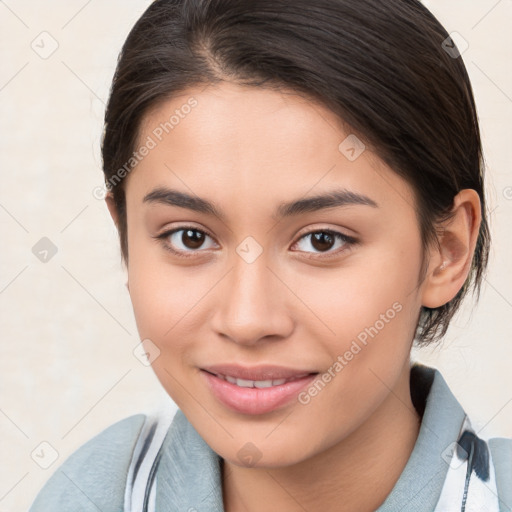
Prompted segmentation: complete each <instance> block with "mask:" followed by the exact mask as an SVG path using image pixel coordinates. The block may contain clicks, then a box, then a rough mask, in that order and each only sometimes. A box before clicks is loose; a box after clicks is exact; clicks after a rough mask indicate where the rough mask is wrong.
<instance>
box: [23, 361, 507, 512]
mask: <svg viewBox="0 0 512 512" xmlns="http://www.w3.org/2000/svg"><path fill="white" fill-rule="evenodd" d="M412 368H413V370H414V371H411V396H412V398H413V402H414V405H415V406H416V408H417V409H418V411H419V412H420V414H421V415H422V423H421V427H420V431H419V435H418V438H417V440H416V443H415V446H414V449H413V451H412V453H411V456H410V458H409V460H408V462H407V464H406V466H405V468H404V470H403V471H402V474H401V475H400V477H399V479H398V481H397V482H396V484H395V486H394V487H393V489H392V491H391V492H390V494H389V495H388V497H387V498H386V500H385V501H384V503H383V504H382V505H381V506H380V507H379V508H378V510H377V511H376V512H399V511H403V512H409V511H411V510H414V511H415V512H432V511H434V510H435V509H436V504H437V503H438V501H439V498H440V496H441V492H442V490H443V485H444V483H445V481H446V479H447V473H448V470H449V468H450V465H449V462H447V458H446V451H447V448H448V447H449V446H450V445H453V444H454V443H455V442H456V441H457V440H458V439H459V438H460V434H461V432H462V429H463V427H464V425H465V418H466V414H465V412H464V410H463V408H462V406H461V405H460V404H459V402H458V401H457V399H456V398H455V397H454V396H453V394H452V392H451V391H450V389H449V387H448V385H447V383H446V381H445V380H444V378H443V377H442V375H441V373H440V372H439V371H438V370H436V369H433V368H428V367H426V366H423V365H418V364H415V365H413V367H412ZM144 420H145V416H144V415H142V414H139V415H135V416H131V417H129V418H126V419H124V420H122V421H120V422H118V423H115V424H114V425H112V426H110V427H109V428H107V429H106V430H104V431H103V432H101V433H100V434H98V435H97V436H96V437H94V438H93V439H91V440H90V441H89V442H87V443H86V444H85V445H83V446H82V447H81V448H80V449H79V450H77V451H76V452H75V453H73V454H72V455H71V456H70V457H69V458H68V459H67V460H66V461H65V462H64V464H63V465H61V467H60V468H58V470H57V471H56V472H55V473H54V475H53V476H52V477H51V478H50V480H49V481H48V482H47V483H46V485H45V486H44V487H43V489H42V490H41V491H40V492H39V494H38V496H37V497H36V500H35V501H34V503H33V505H32V507H31V508H30V511H29V512H50V511H51V512H58V511H70V512H98V511H101V512H122V511H123V510H124V508H123V507H124V495H125V488H126V481H127V476H128V468H129V467H130V462H131V460H132V454H133V451H134V448H135V446H136V443H137V437H138V435H139V433H140V431H141V429H142V427H143V425H144ZM488 446H489V448H490V449H491V452H492V464H493V467H494V473H495V480H496V488H497V495H498V497H499V500H500V512H504V511H505V512H512V439H508V438H494V439H491V440H489V441H488ZM221 475H222V473H221V458H220V457H219V455H217V454H216V453H215V452H214V451H213V450H212V449H211V448H210V447H209V445H208V444H207V443H206V442H205V441H204V440H203V439H202V438H201V436H200V435H199V434H198V433H197V431H196V430H195V429H194V427H193V426H192V425H191V424H190V422H189V421H188V420H187V418H186V417H185V415H184V414H183V413H182V412H181V411H180V410H178V411H177V413H176V415H175V416H174V418H173V420H172V423H171V425H170V428H169V430H168V432H167V435H166V436H165V439H164V441H163V444H162V449H161V456H160V459H159V463H158V469H157V472H156V497H155V505H156V507H155V510H156V512H190V511H192V512H196V511H197V512H223V511H224V508H223V500H222V480H221V478H222V477H221ZM470 489H471V488H470ZM458 510H460V508H454V511H458ZM482 510H483V509H482ZM447 512H448V511H447ZM449 512H452V511H451V510H450V511H449Z"/></svg>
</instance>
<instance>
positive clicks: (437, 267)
mask: <svg viewBox="0 0 512 512" xmlns="http://www.w3.org/2000/svg"><path fill="white" fill-rule="evenodd" d="M452 212H453V216H452V218H451V219H450V220H448V221H446V222H444V223H443V224H442V225H441V226H440V232H441V234H440V235H439V238H438V240H439V247H437V246H436V247H435V248H433V249H432V252H431V255H430V261H429V268H428V271H427V277H426V279H425V281H424V283H423V294H422V304H423V306H426V307H428V308H438V307H440V306H442V305H444V304H446V303H448V302H449V301H450V300H452V299H453V298H454V297H455V296H456V295H457V293H458V292H459V290H460V289H461V288H462V286H463V285H464V282H465V281H466V279H467V277H468V274H469V271H470V269H471V263H472V260H473V254H474V251H475V247H476V242H477V239H478V233H479V229H480V223H481V203H480V197H479V196H478V193H477V192H476V191H475V190H472V189H464V190H461V191H460V192H459V193H458V194H457V195H456V196H455V198H454V202H453V209H452Z"/></svg>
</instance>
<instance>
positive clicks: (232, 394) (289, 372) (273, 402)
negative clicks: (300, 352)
mask: <svg viewBox="0 0 512 512" xmlns="http://www.w3.org/2000/svg"><path fill="white" fill-rule="evenodd" d="M200 374H201V375H202V376H203V379H205V381H206V385H207V387H208V389H209V390H210V392H211V393H212V395H213V396H214V397H215V398H216V399H217V401H218V402H219V403H220V404H222V405H223V406H225V407H227V408H229V409H230V410H232V411H236V412H238V413H242V414H250V415H256V414H265V413H269V412H271V411H274V410H276V409H279V408H283V407H284V406H286V405H289V404H290V403H291V402H292V401H293V399H294V398H296V396H297V394H298V393H299V392H300V391H301V390H302V389H304V388H305V387H306V386H308V385H309V384H311V382H312V381H313V380H314V379H315V378H316V377H317V375H318V374H319V372H308V371H303V370H293V369H287V368H283V367H270V366H265V367H258V368H247V367H245V368H244V367H240V366H236V367H235V366H230V367H229V368H227V366H226V365H225V366H224V367H223V369H222V371H219V367H215V368H212V367H210V368H209V369H204V368H203V369H201V371H200ZM249 377H250V378H249Z"/></svg>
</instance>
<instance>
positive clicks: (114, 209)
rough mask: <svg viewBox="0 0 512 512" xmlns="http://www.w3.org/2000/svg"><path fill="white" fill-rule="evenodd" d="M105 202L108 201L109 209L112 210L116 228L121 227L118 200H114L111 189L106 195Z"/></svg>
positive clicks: (111, 214) (111, 213)
mask: <svg viewBox="0 0 512 512" xmlns="http://www.w3.org/2000/svg"><path fill="white" fill-rule="evenodd" d="M105 203H107V208H108V211H109V212H110V216H111V217H112V220H113V221H114V224H115V225H116V228H117V229H119V212H118V211H117V206H116V202H115V201H114V194H113V193H112V191H111V190H109V191H108V192H107V194H106V196H105Z"/></svg>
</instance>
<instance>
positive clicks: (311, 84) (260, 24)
mask: <svg viewBox="0 0 512 512" xmlns="http://www.w3.org/2000/svg"><path fill="white" fill-rule="evenodd" d="M221 81H230V82H235V83H238V84H243V85H248V86H255V87H274V88H276V89H283V90H285V89H287V90H292V91H296V92H297V93H300V94H303V95H306V96H307V97H309V98H311V99H312V100H313V99H315V100H318V101H320V102H321V103H322V104H323V105H325V106H326V107H328V108H329V109H331V110H332V111H333V112H334V113H336V114H337V115H338V116H339V118H340V119H341V120H342V122H343V123H344V124H346V125H347V126H350V129H351V133H354V134H356V135H357V136H358V137H359V138H360V139H361V140H363V141H364V143H365V144H366V145H367V146H368V147H370V148H371V149H372V150H373V151H374V152H375V153H376V154H377V155H378V156H379V157H380V158H381V159H382V160H383V161H384V162H385V163H386V164H388V165H389V166H390V167H391V168H392V169H393V170H394V171H395V172H396V173H397V174H399V175H400V176H401V177H402V178H403V179H405V180H406V181H407V182H408V183H409V184H410V186H411V187H412V189H413V190H414V192H415V195H416V199H417V205H416V210H417V216H418V221H419V225H420V230H421V235H422V241H423V248H424V249H426V248H427V247H428V246H429V244H430V243H435V242H436V241H437V240H438V238H437V233H436V223H437V222H439V221H440V220H445V219H448V218H449V216H450V212H451V209H452V206H453V199H454V197H455V195H456V194H457V193H458V192H459V191H460V190H462V189H465V188H471V189H474V190H476V191H477V192H478V194H479V196H480V201H481V205H482V222H481V225H480V232H479V235H478V240H477V244H476V248H475V252H474V255H473V261H472V265H471V269H470V272H469V276H468V278H467V280H466V282H465V283H464V285H463V287H462V288H461V289H460V290H459V292H458V294H457V295H456V297H454V298H453V299H452V300H451V301H450V302H449V303H447V304H445V305H443V306H441V307H439V308H435V309H430V308H426V307H422V310H421V312H420V318H419V323H418V331H417V335H416V338H417V342H418V344H426V343H429V342H432V341H435V340H437V339H439V338H441V337H442V336H443V335H444V334H445V332H446V329H447V328H448V324H449V321H450V319H451V318H452V316H453V315H454V313H455V312H456V310H457V309H458V308H459V306H460V303H461V301H462V299H463V298H464V296H465V295H466V293H467V291H468V290H469V289H470V288H471V286H472V285H473V289H474V291H476V294H477V296H479V294H480V286H481V282H482V279H483V275H484V272H485V269H486V265H487V259H488V253H489V245H490V235H489V228H488V223H487V216H486V202H485V194H484V176H483V174H484V160H483V156H482V148H481V140H480V131H479V125H478V117H477V113H476V107H475V102H474V98H473V91H472V87H471V83H470V80H469V77H468V75H467V71H466V68H465V66H464V63H463V61H462V57H461V56H460V55H459V54H458V51H457V47H456V46H455V43H454V42H453V41H452V40H451V38H450V37H449V34H448V33H447V32H446V30H445V29H444V28H443V26H442V25H441V24H440V23H439V22H438V20H437V19H436V18H435V17H434V16H433V15H432V13H431V12H430V11H429V10H428V9H426V8H425V7H424V6H423V5H422V4H421V3H420V2H419V1H417V0H388V1H386V2H382V1H381V0H315V2H311V1H310V0H244V1H243V2H241V1H237V0H208V1H206V0H156V1H154V2H153V3H152V4H151V5H150V6H149V7H148V8H147V10H146V11H145V12H144V13H143V15H142V16H141V17H140V19H139V20H138V21H137V23H136V24H135V25H134V27H133V28H132V30H131V31H130V33H129V35H128V37H127V39H126V41H125V43H124V45H123V47H122V50H121V53H120V55H119V59H118V63H117V68H116V71H115V75H114V78H113V82H112V87H111V91H110V97H109V101H108V105H107V109H106V113H105V129H104V134H103V140H102V157H103V170H104V174H105V183H106V185H107V187H108V188H109V189H111V191H112V194H113V197H114V200H115V204H116V206H117V210H118V214H119V224H118V227H119V237H120V243H121V253H122V258H123V260H124V262H125V263H126V262H127V261H128V244H127V226H126V204H125V195H124V189H123V180H122V177H124V175H125V174H126V169H127V162H132V161H133V158H132V157H133V154H134V150H135V148H136V144H137V140H138V133H139V130H140V126H141V121H142V119H143V117H144V115H145V114H147V113H148V110H149V109H150V108H154V107H155V106H157V105H158V104H159V103H160V102H163V101H165V100H167V99H169V98H171V97H172V96H173V95H176V94H177V93H180V92H182V91H183V90H185V89H187V88H189V87H192V86H195V85H201V84H205V85H206V84H215V83H218V82H221ZM132 167H133V165H130V166H128V168H129V169H130V168H132ZM123 169H124V172H121V171H122V170H123ZM424 268H425V266H424Z"/></svg>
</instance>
